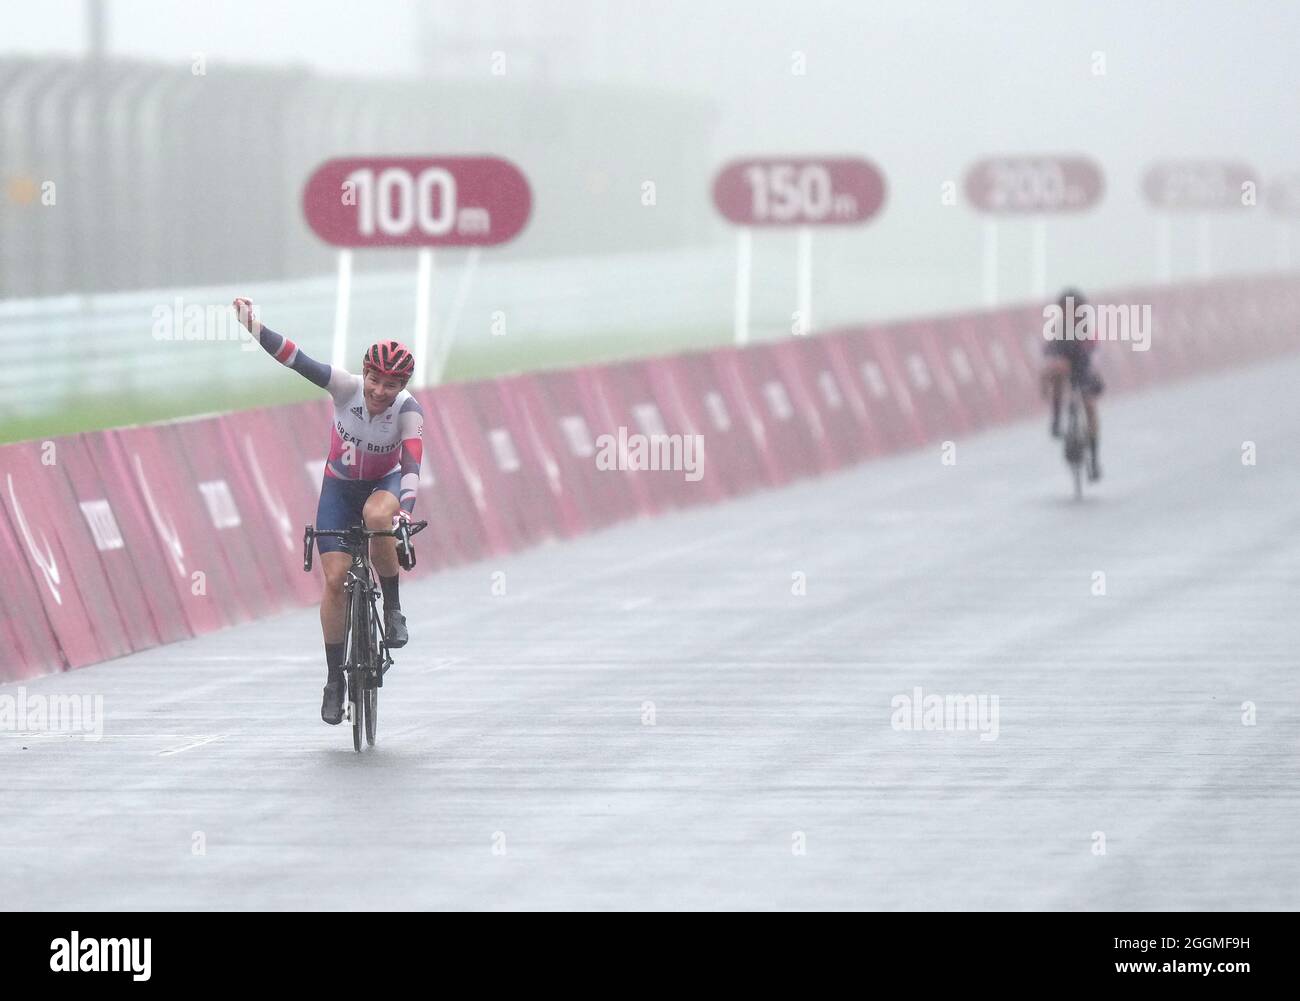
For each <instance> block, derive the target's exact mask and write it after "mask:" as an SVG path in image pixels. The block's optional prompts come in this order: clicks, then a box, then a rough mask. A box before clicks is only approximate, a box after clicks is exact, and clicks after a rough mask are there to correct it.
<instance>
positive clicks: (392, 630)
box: [384, 608, 411, 650]
mask: <svg viewBox="0 0 1300 1001" xmlns="http://www.w3.org/2000/svg"><path fill="white" fill-rule="evenodd" d="M410 638H411V637H410V635H409V634H408V633H407V631H406V616H405V615H403V614H402V613H401V612H400V611H399V610H398V609H396V608H390V609H389V610H388V611H386V612H385V613H384V642H385V643H387V644H388V646H389V647H391V648H392V649H394V650H396V649H397V648H398V647H403V646H406V641H407V640H408V639H410Z"/></svg>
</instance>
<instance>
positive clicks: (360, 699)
mask: <svg viewBox="0 0 1300 1001" xmlns="http://www.w3.org/2000/svg"><path fill="white" fill-rule="evenodd" d="M428 524H429V523H428V522H427V521H414V522H403V523H402V524H401V525H398V527H397V528H395V529H385V530H383V531H372V530H370V529H368V528H365V527H363V526H361V525H354V526H353V527H351V528H347V529H326V530H320V531H318V530H317V529H316V528H314V527H312V526H311V525H308V526H307V529H306V531H305V532H304V533H303V537H302V546H303V549H302V568H303V570H305V571H306V572H308V573H310V572H311V568H312V543H313V542H314V541H315V540H316V539H339V540H340V541H341V542H342V543H343V548H344V551H345V552H347V553H348V554H349V555H350V556H351V557H352V565H351V566H350V567H348V575H347V578H346V579H345V580H344V582H343V595H344V603H345V605H346V606H347V615H346V617H345V619H344V658H343V674H344V677H345V678H346V679H347V686H348V701H347V704H346V706H345V707H344V718H345V719H347V720H348V721H349V722H350V723H351V724H352V746H353V748H354V749H355V750H357V751H358V752H360V750H361V736H362V732H363V731H364V733H365V740H366V744H367V746H369V747H374V746H375V730H376V728H377V727H378V725H379V689H381V688H383V687H384V675H385V674H386V673H387V672H388V669H389V668H390V667H392V666H393V657H392V654H390V653H389V650H388V644H387V642H386V641H385V637H384V626H383V621H384V619H383V616H382V615H381V614H380V606H379V602H380V600H381V597H382V592H381V591H380V589H379V587H378V586H377V584H376V581H375V573H374V568H373V567H372V566H371V565H370V540H371V539H382V538H394V539H396V540H397V559H398V562H399V563H400V564H401V566H402V568H403V569H405V570H411V569H413V568H414V567H415V548H414V547H413V546H412V545H411V536H413V535H416V534H418V533H419V532H421V531H423V530H424V528H425V527H426V526H427V525H428Z"/></svg>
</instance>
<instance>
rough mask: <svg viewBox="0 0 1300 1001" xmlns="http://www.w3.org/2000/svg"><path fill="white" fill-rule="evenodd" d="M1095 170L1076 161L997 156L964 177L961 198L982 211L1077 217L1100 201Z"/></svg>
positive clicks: (1098, 172) (1071, 158)
mask: <svg viewBox="0 0 1300 1001" xmlns="http://www.w3.org/2000/svg"><path fill="white" fill-rule="evenodd" d="M1102 187H1103V182H1102V176H1101V168H1100V167H1098V166H1097V165H1096V164H1095V163H1093V162H1092V161H1091V160H1089V159H1087V158H1086V157H1082V156H1001V157H991V158H989V159H986V160H980V161H978V162H976V163H975V164H973V165H972V166H971V168H970V169H969V170H968V171H967V172H966V184H965V188H966V197H967V199H969V201H970V203H971V204H972V205H974V206H975V208H977V209H979V210H980V211H982V212H991V213H994V214H998V215H1019V214H1024V215H1039V214H1042V213H1047V212H1079V211H1082V210H1083V209H1087V208H1091V207H1092V206H1093V205H1095V204H1096V203H1097V201H1098V200H1099V199H1100V198H1101V192H1102Z"/></svg>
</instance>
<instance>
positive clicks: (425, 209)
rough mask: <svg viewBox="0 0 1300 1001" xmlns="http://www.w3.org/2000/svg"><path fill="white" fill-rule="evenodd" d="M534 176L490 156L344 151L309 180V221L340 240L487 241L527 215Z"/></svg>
mask: <svg viewBox="0 0 1300 1001" xmlns="http://www.w3.org/2000/svg"><path fill="white" fill-rule="evenodd" d="M532 204H533V197H532V191H531V189H530V188H529V186H528V180H527V179H526V178H525V177H524V175H523V173H522V172H521V171H520V170H519V168H518V167H516V166H515V165H514V164H512V163H510V162H509V161H508V160H503V159H500V158H499V157H492V156H449V157H345V158H340V159H336V160H327V161H326V162H325V163H323V164H321V165H320V166H319V167H318V168H317V169H316V171H315V172H314V173H313V174H312V175H311V177H310V178H309V179H308V181H307V185H306V187H305V188H304V190H303V197H302V207H303V215H304V216H305V217H306V219H307V224H308V225H309V226H310V227H311V228H312V230H313V231H314V232H315V233H316V235H317V236H319V237H320V238H321V239H322V240H324V241H325V242H326V243H329V244H333V245H334V246H336V247H353V248H361V247H472V246H478V247H486V246H492V245H494V244H499V243H505V242H506V241H508V240H511V239H513V238H514V237H515V236H517V235H518V234H519V233H520V232H521V231H522V230H523V228H524V226H525V225H526V224H527V223H528V217H529V215H530V214H531V212H532Z"/></svg>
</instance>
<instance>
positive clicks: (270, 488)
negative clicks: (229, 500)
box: [205, 409, 322, 604]
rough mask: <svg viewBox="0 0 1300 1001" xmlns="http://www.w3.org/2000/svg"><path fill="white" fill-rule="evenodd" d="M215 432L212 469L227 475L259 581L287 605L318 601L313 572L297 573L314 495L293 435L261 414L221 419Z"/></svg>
mask: <svg viewBox="0 0 1300 1001" xmlns="http://www.w3.org/2000/svg"><path fill="white" fill-rule="evenodd" d="M219 427H220V431H221V439H220V445H221V447H222V448H223V451H224V457H223V458H222V459H221V460H220V461H219V462H218V464H217V465H218V469H220V468H225V469H227V470H229V471H230V474H231V477H230V479H231V488H232V489H233V490H234V492H235V497H236V498H237V500H238V502H239V508H240V511H241V512H242V513H243V516H244V519H245V523H246V524H247V525H248V535H249V540H250V542H251V543H252V546H253V549H254V552H255V558H256V559H257V561H258V563H259V565H260V567H261V572H262V576H263V577H264V578H265V579H266V581H267V582H268V584H269V585H270V587H271V588H272V589H273V590H274V591H275V592H276V594H277V595H278V594H282V593H283V594H286V596H287V597H288V599H289V603H290V604H302V603H303V602H311V601H317V600H319V599H320V594H321V583H322V578H321V575H320V570H319V567H317V569H316V570H315V571H314V572H313V573H312V574H311V575H308V574H305V573H303V569H302V536H303V528H304V527H305V526H306V525H309V524H311V523H312V522H313V521H314V520H315V517H316V503H317V500H318V499H319V493H318V491H316V490H313V489H312V488H311V486H310V481H309V480H308V478H307V476H306V463H305V457H304V456H303V454H302V453H301V452H300V451H299V450H298V446H297V441H296V438H295V436H293V435H291V434H286V433H285V429H284V426H283V424H282V423H281V421H280V420H279V418H278V416H277V415H276V413H275V412H274V411H270V410H267V409H258V410H245V411H239V412H236V413H232V414H227V415H226V416H225V417H224V418H223V420H222V421H221V422H220V425H219ZM205 475H206V474H205Z"/></svg>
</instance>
